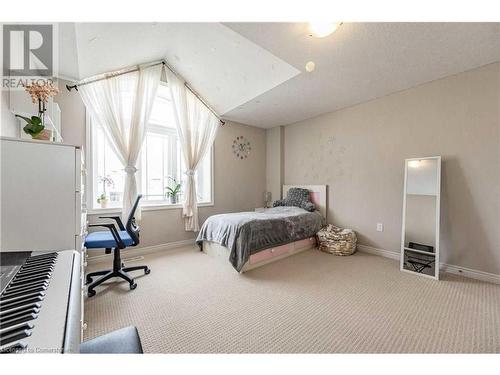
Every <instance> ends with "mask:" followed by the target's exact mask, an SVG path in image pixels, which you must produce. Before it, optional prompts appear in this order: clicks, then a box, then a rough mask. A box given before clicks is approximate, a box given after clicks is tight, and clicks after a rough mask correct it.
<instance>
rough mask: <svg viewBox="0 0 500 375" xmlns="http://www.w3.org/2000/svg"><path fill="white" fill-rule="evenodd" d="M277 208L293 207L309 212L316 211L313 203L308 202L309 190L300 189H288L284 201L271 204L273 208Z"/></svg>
mask: <svg viewBox="0 0 500 375" xmlns="http://www.w3.org/2000/svg"><path fill="white" fill-rule="evenodd" d="M277 206H295V207H300V208H303V209H304V210H307V211H309V212H312V211H314V210H315V209H316V206H315V205H314V203H312V202H311V201H310V198H309V190H307V189H301V188H290V189H289V190H288V194H287V196H286V198H285V199H280V200H277V201H275V202H274V203H273V207H277Z"/></svg>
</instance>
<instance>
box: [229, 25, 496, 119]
mask: <svg viewBox="0 0 500 375" xmlns="http://www.w3.org/2000/svg"><path fill="white" fill-rule="evenodd" d="M226 25H227V26H229V27H230V28H232V29H233V30H235V31H237V32H238V33H240V34H241V35H243V36H245V37H246V38H248V39H250V40H252V41H253V42H255V43H257V44H259V45H260V46H262V47H264V48H266V49H267V50H268V51H270V52H272V53H273V54H275V55H276V56H278V57H279V58H281V59H283V60H285V61H287V62H288V63H290V64H291V65H293V66H295V67H296V68H297V69H299V70H301V71H302V74H300V75H298V76H296V77H294V78H292V79H290V80H288V81H286V82H284V83H283V84H281V85H279V86H277V87H275V88H273V89H272V90H270V91H267V92H265V93H263V94H262V95H260V96H258V97H256V98H254V99H252V100H251V101H249V102H247V103H245V104H244V105H241V106H239V107H238V108H236V109H234V110H232V111H230V112H229V113H226V114H225V117H226V118H228V119H231V120H235V121H239V122H243V123H247V124H250V125H255V126H260V127H273V126H277V125H285V124H290V123H293V122H297V121H300V120H304V119H307V118H311V117H314V116H317V115H319V114H322V113H326V112H330V111H334V110H336V109H340V108H344V107H348V106H351V105H354V104H357V103H361V102H365V101H368V100H371V99H374V98H377V97H381V96H384V95H387V94H390V93H393V92H396V91H400V90H403V89H407V88H410V87H414V86H416V85H419V84H422V83H425V82H429V81H432V80H435V79H438V78H442V77H445V76H449V75H452V74H456V73H459V72H463V71H466V70H469V69H473V68H475V67H479V66H482V65H486V64H489V63H492V62H495V61H499V60H500V24H499V23H348V24H344V25H342V27H340V28H339V30H338V31H337V32H335V33H334V34H332V35H330V36H328V37H326V38H322V39H317V38H311V37H309V36H308V33H307V30H306V25H305V24H297V23H268V24H261V23H236V24H235V23H233V24H226ZM308 60H314V61H315V63H316V70H315V71H314V72H313V73H306V72H305V69H304V66H305V64H306V62H307V61H308Z"/></svg>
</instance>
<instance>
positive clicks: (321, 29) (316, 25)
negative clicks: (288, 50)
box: [309, 22, 342, 38]
mask: <svg viewBox="0 0 500 375" xmlns="http://www.w3.org/2000/svg"><path fill="white" fill-rule="evenodd" d="M340 25H342V22H309V32H310V33H311V35H312V36H315V37H316V38H324V37H325V36H328V35H330V34H332V33H333V32H335V31H336V30H337V29H338V28H339V27H340Z"/></svg>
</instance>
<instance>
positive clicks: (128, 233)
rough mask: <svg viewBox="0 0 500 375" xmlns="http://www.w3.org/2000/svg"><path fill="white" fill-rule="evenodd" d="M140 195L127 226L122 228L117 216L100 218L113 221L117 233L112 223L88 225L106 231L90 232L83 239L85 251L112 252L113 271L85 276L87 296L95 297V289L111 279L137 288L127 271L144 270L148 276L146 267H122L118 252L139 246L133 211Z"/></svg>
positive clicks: (137, 200)
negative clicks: (116, 278)
mask: <svg viewBox="0 0 500 375" xmlns="http://www.w3.org/2000/svg"><path fill="white" fill-rule="evenodd" d="M141 198H142V195H138V196H137V199H136V200H135V203H134V206H133V207H132V210H131V211H130V215H129V216H128V219H127V225H126V226H123V223H122V220H121V219H120V217H119V216H100V217H99V218H100V219H113V220H115V221H116V224H118V228H120V230H119V231H118V230H117V229H116V227H115V225H114V224H113V223H103V224H90V225H89V227H105V228H108V230H106V231H99V232H92V233H89V234H88V235H87V237H86V238H85V247H86V248H87V249H106V254H111V250H113V251H114V254H113V269H112V270H104V271H97V272H91V273H89V274H87V284H88V296H89V297H92V296H95V290H94V289H95V287H96V286H98V285H101V284H102V283H103V282H105V281H106V280H109V279H111V278H113V277H121V278H122V279H124V280H126V281H128V282H129V284H130V289H135V288H137V284H136V283H135V282H134V279H132V277H130V275H129V274H128V273H127V272H129V271H136V270H144V273H145V274H146V275H148V274H149V273H150V272H151V270H150V269H149V268H148V266H134V267H124V264H123V263H122V260H121V256H120V250H122V249H125V248H126V247H129V246H137V245H138V244H139V232H140V228H139V226H138V225H137V224H136V222H135V218H134V215H135V211H136V209H137V206H138V205H139V200H140V199H141ZM95 276H102V277H101V278H99V279H97V280H96V281H93V278H94V277H95Z"/></svg>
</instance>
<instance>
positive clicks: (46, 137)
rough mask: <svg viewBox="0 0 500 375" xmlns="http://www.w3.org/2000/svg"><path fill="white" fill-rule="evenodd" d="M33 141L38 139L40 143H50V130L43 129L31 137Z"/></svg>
mask: <svg viewBox="0 0 500 375" xmlns="http://www.w3.org/2000/svg"><path fill="white" fill-rule="evenodd" d="M32 138H33V139H38V140H41V141H50V140H51V139H52V130H50V129H43V130H42V131H41V132H40V133H38V134H37V135H34V136H32Z"/></svg>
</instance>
